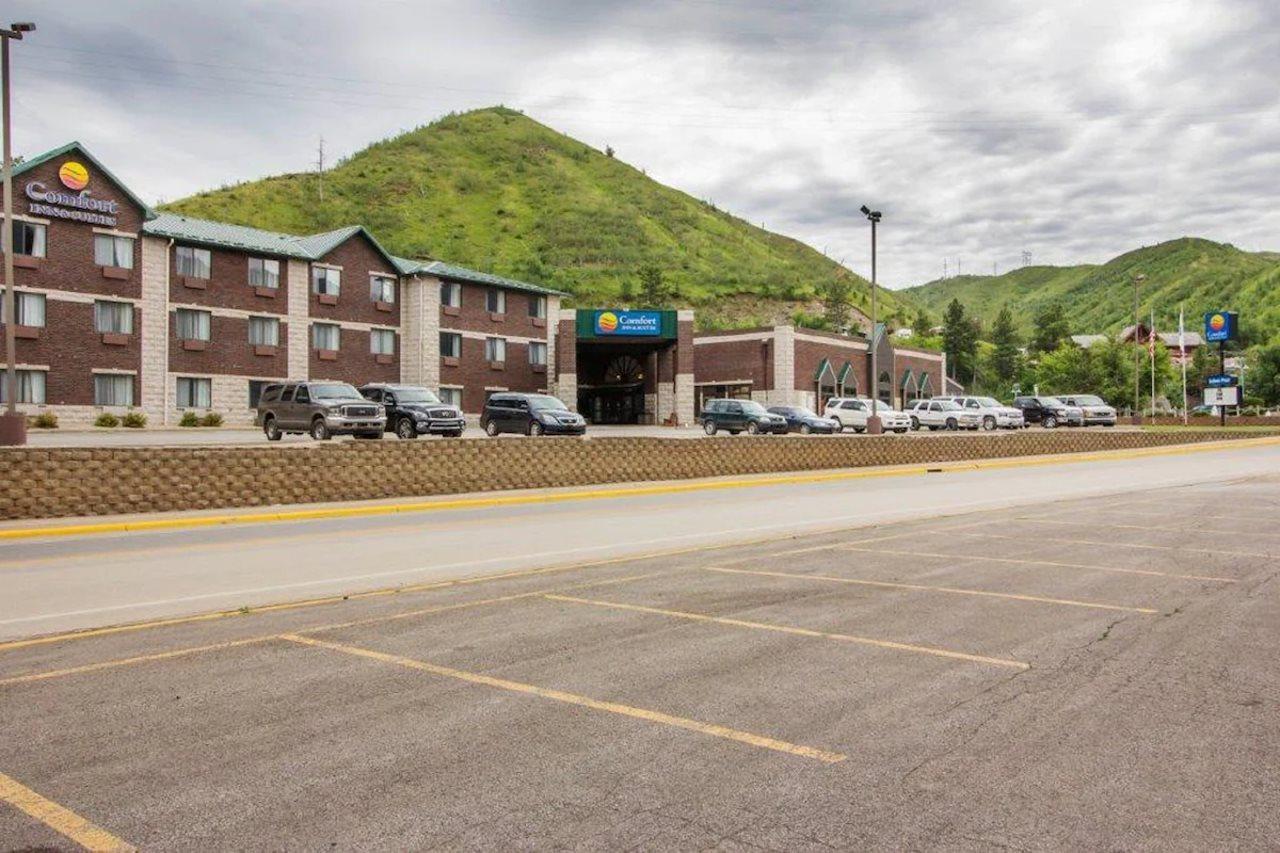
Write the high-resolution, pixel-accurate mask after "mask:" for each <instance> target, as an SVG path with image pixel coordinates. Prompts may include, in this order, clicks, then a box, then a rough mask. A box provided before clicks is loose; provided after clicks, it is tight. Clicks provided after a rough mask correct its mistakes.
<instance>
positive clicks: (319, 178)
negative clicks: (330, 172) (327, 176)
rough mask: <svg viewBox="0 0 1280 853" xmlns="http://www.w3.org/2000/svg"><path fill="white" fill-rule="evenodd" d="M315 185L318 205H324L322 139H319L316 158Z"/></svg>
mask: <svg viewBox="0 0 1280 853" xmlns="http://www.w3.org/2000/svg"><path fill="white" fill-rule="evenodd" d="M316 184H317V186H318V187H319V188H320V203H321V204H324V137H323V136H321V137H320V150H319V153H318V156H317V157H316Z"/></svg>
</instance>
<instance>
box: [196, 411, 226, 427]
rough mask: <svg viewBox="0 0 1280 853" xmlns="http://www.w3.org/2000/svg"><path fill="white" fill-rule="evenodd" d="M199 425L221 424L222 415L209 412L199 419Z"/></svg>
mask: <svg viewBox="0 0 1280 853" xmlns="http://www.w3.org/2000/svg"><path fill="white" fill-rule="evenodd" d="M200 426H204V427H220V426H222V415H220V414H218V413H217V412H210V413H209V414H207V415H205V416H204V417H203V418H201V419H200Z"/></svg>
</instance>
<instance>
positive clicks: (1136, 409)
mask: <svg viewBox="0 0 1280 853" xmlns="http://www.w3.org/2000/svg"><path fill="white" fill-rule="evenodd" d="M1146 280H1147V277H1146V276H1145V275H1143V274H1142V273H1138V274H1137V275H1135V276H1134V277H1133V423H1134V424H1140V423H1142V404H1141V402H1140V400H1141V397H1142V347H1140V346H1138V333H1139V331H1140V330H1141V327H1142V313H1141V311H1140V310H1139V308H1138V285H1140V284H1142V282H1144V281H1146ZM1152 405H1153V406H1154V405H1155V401H1154V400H1152Z"/></svg>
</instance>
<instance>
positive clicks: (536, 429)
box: [529, 421, 546, 436]
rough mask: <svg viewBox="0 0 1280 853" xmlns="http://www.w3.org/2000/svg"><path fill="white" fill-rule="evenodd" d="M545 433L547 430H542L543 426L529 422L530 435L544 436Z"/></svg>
mask: <svg viewBox="0 0 1280 853" xmlns="http://www.w3.org/2000/svg"><path fill="white" fill-rule="evenodd" d="M544 432H546V430H545V429H543V428H542V424H540V423H538V422H537V421H529V435H533V436H538V435H542V434H543V433H544Z"/></svg>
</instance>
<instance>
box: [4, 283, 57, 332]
mask: <svg viewBox="0 0 1280 853" xmlns="http://www.w3.org/2000/svg"><path fill="white" fill-rule="evenodd" d="M4 290H5V289H4V288H3V287H0V323H7V322H8V317H7V315H6V314H5V313H4ZM37 305H38V306H40V307H39V308H38V309H37V308H36V307H35V306H37ZM48 307H49V300H48V299H47V298H46V297H45V295H44V294H43V293H32V292H30V291H27V290H15V291H14V292H13V310H14V312H15V313H16V314H17V316H18V322H17V325H19V326H32V327H35V328H39V329H43V328H44V324H45V319H46V317H47V316H48V315H47V311H48Z"/></svg>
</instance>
